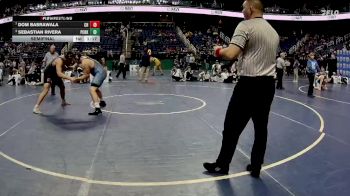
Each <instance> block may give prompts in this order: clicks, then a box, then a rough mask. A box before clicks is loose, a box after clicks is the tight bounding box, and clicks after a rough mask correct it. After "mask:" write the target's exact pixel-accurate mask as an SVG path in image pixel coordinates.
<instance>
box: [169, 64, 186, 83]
mask: <svg viewBox="0 0 350 196" xmlns="http://www.w3.org/2000/svg"><path fill="white" fill-rule="evenodd" d="M171 77H172V78H173V79H174V80H175V81H176V82H179V81H184V79H183V74H182V71H181V69H180V68H179V67H176V66H174V67H173V69H172V70H171Z"/></svg>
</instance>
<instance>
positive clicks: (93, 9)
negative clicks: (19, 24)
mask: <svg viewBox="0 0 350 196" xmlns="http://www.w3.org/2000/svg"><path fill="white" fill-rule="evenodd" d="M102 12H158V13H182V14H201V15H213V16H225V17H232V18H243V15H242V13H241V12H232V11H223V10H213V9H202V8H189V7H179V6H147V5H139V6H137V5H135V6H125V5H108V6H106V5H104V6H81V7H72V8H59V9H54V10H45V11H39V12H33V13H29V14H24V15H22V16H53V15H65V14H77V13H102ZM264 18H265V19H267V20H278V21H329V20H345V19H350V13H344V14H337V15H334V14H333V15H302V16H300V15H278V14H265V15H264ZM8 22H12V17H7V18H3V19H0V24H4V23H8Z"/></svg>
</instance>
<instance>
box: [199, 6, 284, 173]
mask: <svg viewBox="0 0 350 196" xmlns="http://www.w3.org/2000/svg"><path fill="white" fill-rule="evenodd" d="M243 14H244V18H245V20H244V21H242V22H240V23H239V24H238V26H237V27H236V30H235V32H234V35H233V37H232V40H231V43H230V45H229V47H228V48H225V49H222V48H219V47H217V46H216V47H215V48H214V49H215V56H217V57H221V58H223V59H226V60H233V59H236V58H238V57H239V58H238V63H237V67H236V68H237V70H238V74H239V80H238V83H237V84H236V86H235V89H234V91H233V94H232V97H231V100H230V103H229V105H228V108H227V111H226V117H225V123H224V130H223V139H222V146H221V151H220V154H219V156H218V158H217V160H216V162H215V163H204V164H203V166H204V168H205V169H206V170H207V171H208V172H209V173H214V174H228V171H229V165H230V163H231V160H232V157H233V154H234V152H235V149H236V146H237V142H238V139H239V136H240V135H241V133H242V131H243V130H244V128H245V126H246V125H247V123H248V121H249V120H250V119H252V120H253V123H254V130H255V140H254V145H253V149H252V154H251V164H249V165H248V166H247V170H248V171H250V173H251V175H252V176H253V177H256V178H258V177H259V175H260V170H261V165H262V164H263V162H264V155H265V150H266V142H267V124H268V119H269V113H270V107H271V103H272V100H273V97H274V94H275V81H274V74H275V70H276V69H275V63H276V60H275V57H276V54H277V49H278V46H279V36H278V34H277V32H276V31H275V29H274V28H273V27H272V26H271V25H270V24H269V23H268V22H267V21H266V20H265V19H263V18H262V16H263V5H262V3H261V1H260V0H246V1H245V2H244V3H243Z"/></svg>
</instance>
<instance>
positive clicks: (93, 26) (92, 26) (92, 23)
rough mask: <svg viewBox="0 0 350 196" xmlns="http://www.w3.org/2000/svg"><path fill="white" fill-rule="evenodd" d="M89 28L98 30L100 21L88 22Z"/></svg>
mask: <svg viewBox="0 0 350 196" xmlns="http://www.w3.org/2000/svg"><path fill="white" fill-rule="evenodd" d="M90 28H100V21H90Z"/></svg>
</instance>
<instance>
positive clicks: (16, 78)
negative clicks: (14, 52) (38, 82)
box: [7, 69, 21, 86]
mask: <svg viewBox="0 0 350 196" xmlns="http://www.w3.org/2000/svg"><path fill="white" fill-rule="evenodd" d="M10 83H12V84H11V85H13V86H14V85H17V86H19V85H20V84H21V75H20V74H19V73H18V71H17V70H16V69H13V70H12V73H11V74H10V75H9V79H8V82H7V84H10Z"/></svg>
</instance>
